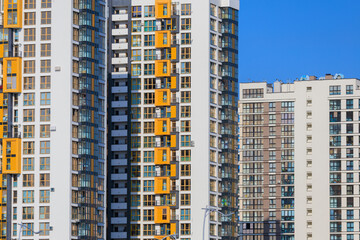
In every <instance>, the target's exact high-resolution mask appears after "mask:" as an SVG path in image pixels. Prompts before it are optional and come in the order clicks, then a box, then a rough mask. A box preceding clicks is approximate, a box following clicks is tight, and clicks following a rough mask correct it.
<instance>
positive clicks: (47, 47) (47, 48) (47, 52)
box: [41, 43, 51, 57]
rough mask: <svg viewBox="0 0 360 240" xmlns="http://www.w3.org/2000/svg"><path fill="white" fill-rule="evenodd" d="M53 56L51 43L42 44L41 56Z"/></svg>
mask: <svg viewBox="0 0 360 240" xmlns="http://www.w3.org/2000/svg"><path fill="white" fill-rule="evenodd" d="M50 56H51V44H50V43H45V44H41V57H50Z"/></svg>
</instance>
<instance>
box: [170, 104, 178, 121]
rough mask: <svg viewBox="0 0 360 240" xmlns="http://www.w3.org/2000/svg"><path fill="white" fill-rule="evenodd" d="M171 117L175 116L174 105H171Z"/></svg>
mask: <svg viewBox="0 0 360 240" xmlns="http://www.w3.org/2000/svg"><path fill="white" fill-rule="evenodd" d="M171 118H177V109H176V106H171Z"/></svg>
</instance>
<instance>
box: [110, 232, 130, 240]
mask: <svg viewBox="0 0 360 240" xmlns="http://www.w3.org/2000/svg"><path fill="white" fill-rule="evenodd" d="M126 238H127V233H126V232H112V233H111V239H126Z"/></svg>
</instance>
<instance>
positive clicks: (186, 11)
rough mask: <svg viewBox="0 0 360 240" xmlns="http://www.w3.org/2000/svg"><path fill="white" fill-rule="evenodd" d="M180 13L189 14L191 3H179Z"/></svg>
mask: <svg viewBox="0 0 360 240" xmlns="http://www.w3.org/2000/svg"><path fill="white" fill-rule="evenodd" d="M181 15H183V16H189V15H191V4H181Z"/></svg>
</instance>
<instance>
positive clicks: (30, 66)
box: [24, 60, 35, 74]
mask: <svg viewBox="0 0 360 240" xmlns="http://www.w3.org/2000/svg"><path fill="white" fill-rule="evenodd" d="M24 73H25V74H26V73H35V61H34V60H31V61H24Z"/></svg>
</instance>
